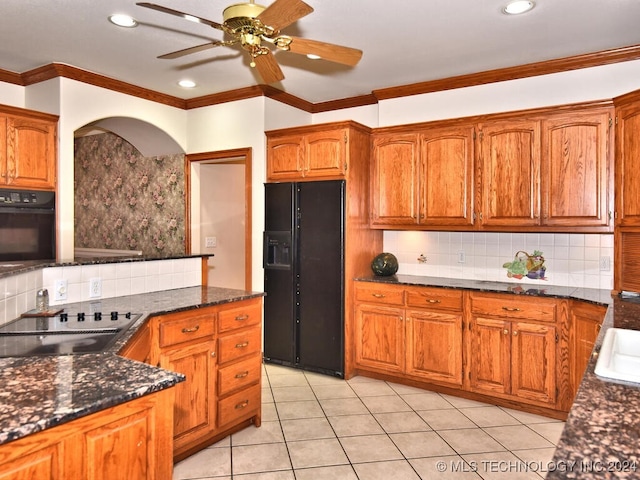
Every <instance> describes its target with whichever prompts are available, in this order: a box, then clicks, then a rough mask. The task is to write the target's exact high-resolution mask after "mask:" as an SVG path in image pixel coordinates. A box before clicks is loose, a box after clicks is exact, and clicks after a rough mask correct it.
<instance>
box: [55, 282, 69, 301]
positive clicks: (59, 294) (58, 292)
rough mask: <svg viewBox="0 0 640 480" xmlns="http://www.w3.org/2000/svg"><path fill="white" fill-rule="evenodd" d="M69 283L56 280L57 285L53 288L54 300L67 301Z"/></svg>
mask: <svg viewBox="0 0 640 480" xmlns="http://www.w3.org/2000/svg"><path fill="white" fill-rule="evenodd" d="M67 292H68V287H67V281H66V280H56V283H55V285H54V287H53V300H54V301H60V300H66V299H67Z"/></svg>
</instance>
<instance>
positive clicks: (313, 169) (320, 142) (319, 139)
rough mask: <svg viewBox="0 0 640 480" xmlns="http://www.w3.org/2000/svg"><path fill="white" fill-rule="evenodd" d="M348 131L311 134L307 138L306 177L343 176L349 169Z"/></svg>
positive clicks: (305, 148)
mask: <svg viewBox="0 0 640 480" xmlns="http://www.w3.org/2000/svg"><path fill="white" fill-rule="evenodd" d="M347 142H348V133H347V130H346V129H338V130H328V131H326V132H317V133H310V134H308V135H307V136H306V137H305V145H304V156H305V167H306V171H305V176H306V177H327V176H343V175H344V174H345V172H346V169H347Z"/></svg>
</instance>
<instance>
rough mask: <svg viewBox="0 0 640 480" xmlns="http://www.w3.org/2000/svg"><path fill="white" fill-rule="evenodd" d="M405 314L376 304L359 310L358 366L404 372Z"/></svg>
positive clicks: (357, 311)
mask: <svg viewBox="0 0 640 480" xmlns="http://www.w3.org/2000/svg"><path fill="white" fill-rule="evenodd" d="M403 312H404V311H403V310H402V309H400V308H387V307H379V306H373V305H358V306H357V307H356V325H355V336H356V338H355V342H356V344H355V352H356V359H355V363H356V365H358V366H362V367H365V368H367V369H374V370H378V371H382V372H402V371H403V370H404V355H405V349H404V344H405V342H404V325H403V323H404V322H403Z"/></svg>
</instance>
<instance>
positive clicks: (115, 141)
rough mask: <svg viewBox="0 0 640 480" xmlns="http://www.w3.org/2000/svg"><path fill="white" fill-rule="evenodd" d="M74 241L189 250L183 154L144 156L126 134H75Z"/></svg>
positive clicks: (148, 250)
mask: <svg viewBox="0 0 640 480" xmlns="http://www.w3.org/2000/svg"><path fill="white" fill-rule="evenodd" d="M74 150H75V155H74V159H75V179H74V186H75V219H74V228H75V245H76V247H81V248H111V249H117V250H142V253H143V255H150V256H157V255H160V256H164V255H167V256H170V255H181V254H184V253H185V245H184V241H185V239H184V237H185V226H184V211H185V205H184V186H185V180H184V155H182V154H179V155H165V156H157V157H143V156H142V154H141V153H140V152H139V151H138V150H136V149H135V147H134V146H133V145H131V144H130V143H129V142H127V141H126V140H124V139H123V138H121V137H119V136H117V135H115V134H113V133H105V134H99V135H89V136H86V137H81V138H77V139H76V140H75V144H74Z"/></svg>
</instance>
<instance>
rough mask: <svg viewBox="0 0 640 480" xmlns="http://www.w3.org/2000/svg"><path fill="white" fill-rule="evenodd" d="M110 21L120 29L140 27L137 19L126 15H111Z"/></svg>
mask: <svg viewBox="0 0 640 480" xmlns="http://www.w3.org/2000/svg"><path fill="white" fill-rule="evenodd" d="M108 18H109V21H110V22H111V23H113V24H114V25H117V26H118V27H124V28H133V27H137V26H138V22H137V21H136V19H135V18H133V17H131V16H129V15H124V14H122V13H115V14H113V15H109V17H108Z"/></svg>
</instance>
